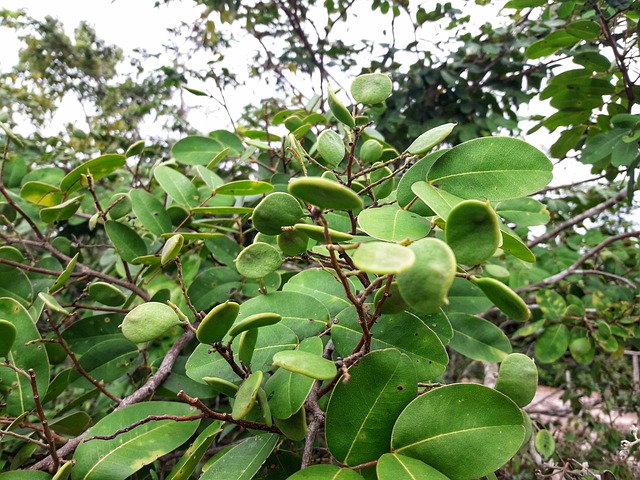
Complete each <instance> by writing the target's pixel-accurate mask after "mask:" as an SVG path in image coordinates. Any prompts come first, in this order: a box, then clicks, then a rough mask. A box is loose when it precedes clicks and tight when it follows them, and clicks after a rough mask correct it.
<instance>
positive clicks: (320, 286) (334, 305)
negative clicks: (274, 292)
mask: <svg viewBox="0 0 640 480" xmlns="http://www.w3.org/2000/svg"><path fill="white" fill-rule="evenodd" d="M348 283H349V287H350V289H351V291H352V292H353V293H355V291H356V289H355V287H354V285H353V283H352V282H351V280H348ZM282 290H283V291H284V292H298V293H304V294H306V295H308V296H310V297H313V298H314V299H316V301H318V300H319V301H320V302H322V304H323V305H324V306H325V307H326V309H327V310H329V314H330V315H331V316H332V317H334V316H336V315H337V314H338V313H340V312H341V311H342V310H344V309H345V308H349V307H351V306H352V303H351V302H349V300H347V298H346V296H345V292H344V288H343V287H342V285H341V284H340V282H338V281H337V280H336V277H334V276H333V275H332V274H331V273H329V272H328V271H327V270H322V269H319V268H310V269H308V270H303V271H302V272H300V273H296V274H295V275H294V276H293V277H291V278H290V279H289V281H288V282H287V283H286V284H285V285H284V287H283V288H282ZM280 313H281V312H280Z"/></svg>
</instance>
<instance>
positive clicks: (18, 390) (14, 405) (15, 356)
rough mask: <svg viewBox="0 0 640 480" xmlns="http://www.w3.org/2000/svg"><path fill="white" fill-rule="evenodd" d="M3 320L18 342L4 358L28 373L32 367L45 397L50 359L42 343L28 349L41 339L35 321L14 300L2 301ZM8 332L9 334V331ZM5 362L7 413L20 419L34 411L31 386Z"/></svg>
mask: <svg viewBox="0 0 640 480" xmlns="http://www.w3.org/2000/svg"><path fill="white" fill-rule="evenodd" d="M0 319H3V320H5V321H7V322H9V323H11V324H12V325H13V327H15V332H16V335H15V340H14V341H13V344H12V346H11V347H10V349H9V352H8V353H7V355H5V359H6V360H8V361H9V362H11V364H13V365H15V366H16V367H18V368H21V369H23V370H25V371H26V370H28V369H30V368H33V370H34V371H35V373H36V385H37V387H38V393H39V394H40V395H42V396H44V394H45V393H46V391H47V386H48V385H49V359H48V357H47V352H46V349H45V348H44V344H43V343H31V344H30V345H28V346H25V344H26V343H27V342H31V341H33V340H39V339H40V333H39V332H38V329H37V328H36V326H35V325H34V323H33V320H31V317H30V316H29V313H28V312H27V311H26V310H25V308H24V307H23V306H22V305H20V304H19V303H18V302H17V301H16V300H13V299H11V298H0ZM5 330H6V331H9V328H7V329H5ZM7 343H8V342H7ZM3 363H4V362H2V363H0V385H2V388H3V390H4V389H5V388H7V390H5V395H6V414H7V415H11V416H14V417H17V416H18V415H21V414H22V413H24V412H26V411H29V410H33V409H34V408H35V403H34V401H33V391H32V390H31V383H30V381H29V379H28V378H26V377H25V376H24V375H19V374H17V373H16V372H15V371H13V370H11V369H9V368H7V367H6V366H4V365H3Z"/></svg>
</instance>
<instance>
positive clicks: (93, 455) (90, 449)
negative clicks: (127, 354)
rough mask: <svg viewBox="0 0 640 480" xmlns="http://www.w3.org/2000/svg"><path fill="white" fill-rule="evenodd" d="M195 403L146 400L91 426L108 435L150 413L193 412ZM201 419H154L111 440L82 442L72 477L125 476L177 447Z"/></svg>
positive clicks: (88, 479) (78, 479) (115, 478)
mask: <svg viewBox="0 0 640 480" xmlns="http://www.w3.org/2000/svg"><path fill="white" fill-rule="evenodd" d="M194 413H195V412H194V410H193V407H190V406H189V405H186V404H182V403H175V402H143V403H139V404H136V405H130V406H127V407H124V408H122V409H120V410H116V411H115V412H113V413H110V414H109V415H107V416H106V417H104V418H103V419H102V420H100V421H99V422H98V423H96V425H95V426H94V427H93V428H92V429H91V435H93V436H96V435H101V436H109V435H113V434H114V433H115V432H116V431H118V430H120V429H122V428H125V427H128V426H130V425H132V424H133V423H135V422H137V421H140V420H143V419H145V418H146V417H148V416H150V415H175V416H187V415H193V414H194ZM199 423H200V421H199V420H195V421H188V422H175V421H173V420H153V421H150V422H147V423H143V424H142V425H139V426H137V427H135V428H134V429H132V430H130V431H128V432H125V433H120V434H119V435H117V436H116V437H115V438H113V439H110V440H90V441H85V442H83V443H81V444H80V445H79V446H78V448H77V449H76V452H75V454H74V456H73V458H74V459H75V460H76V462H77V463H76V466H75V468H74V469H73V480H103V479H104V480H121V479H122V480H124V479H125V478H128V477H129V476H130V475H132V474H133V473H135V472H137V471H138V470H140V469H141V468H142V467H144V466H145V465H148V464H150V463H152V462H154V461H156V460H157V459H158V458H160V457H161V456H163V455H165V454H167V453H169V452H171V451H173V450H175V449H176V448H178V447H179V446H180V445H182V444H183V443H184V442H186V441H187V440H188V439H189V438H190V437H191V435H193V433H194V432H195V431H196V428H197V427H198V424H199Z"/></svg>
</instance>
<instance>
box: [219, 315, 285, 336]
mask: <svg viewBox="0 0 640 480" xmlns="http://www.w3.org/2000/svg"><path fill="white" fill-rule="evenodd" d="M280 320H282V315H280V314H278V313H271V312H263V313H256V314H254V315H249V316H248V317H244V318H242V319H241V320H239V321H238V322H236V323H235V324H234V325H233V327H231V330H229V336H230V337H235V336H237V335H239V334H241V333H242V332H246V331H247V330H251V329H252V328H260V327H267V326H269V325H274V324H276V323H278V322H279V321H280Z"/></svg>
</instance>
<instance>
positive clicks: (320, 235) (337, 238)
mask: <svg viewBox="0 0 640 480" xmlns="http://www.w3.org/2000/svg"><path fill="white" fill-rule="evenodd" d="M294 227H295V229H296V231H297V232H302V233H304V234H305V235H307V236H308V237H309V238H310V239H312V240H315V241H316V242H319V243H326V242H327V240H326V238H325V228H324V227H323V226H322V225H309V224H308V223H296V224H295V225H294ZM327 234H328V235H329V239H330V240H331V242H332V243H340V242H348V241H349V240H351V239H352V238H353V235H351V234H349V233H344V232H340V231H338V230H333V229H331V228H329V229H327Z"/></svg>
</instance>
